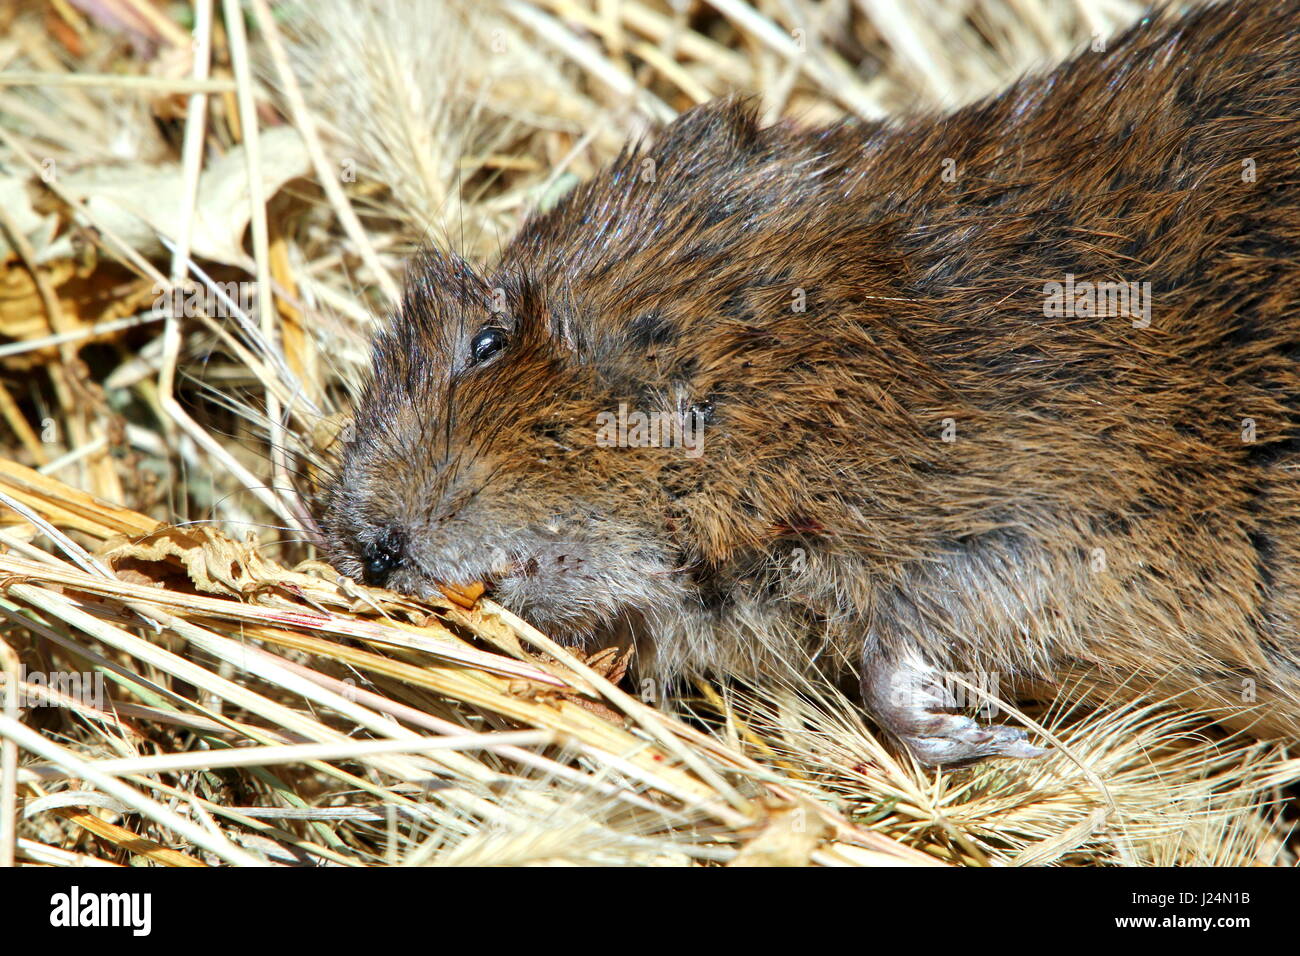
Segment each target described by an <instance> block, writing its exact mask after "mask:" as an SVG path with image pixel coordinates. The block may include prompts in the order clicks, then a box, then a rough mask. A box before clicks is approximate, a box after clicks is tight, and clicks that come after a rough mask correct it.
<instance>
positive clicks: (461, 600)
mask: <svg viewBox="0 0 1300 956" xmlns="http://www.w3.org/2000/svg"><path fill="white" fill-rule="evenodd" d="M438 587H439V588H440V589H441V591H442V593H443V594H445V595H446V596H447V600H449V601H451V603H452V604H458V605H460V606H461V607H463V608H465V609H466V610H469V609H470V608H472V607H473V606H474V605H475V604H477V603H478V599H479V598H481V597H482V596H483V592H484V591H486V590H487V587H486V586H485V585H484V584H483V582H482V581H472V582H470V583H469V584H440V585H438Z"/></svg>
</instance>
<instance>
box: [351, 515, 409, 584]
mask: <svg viewBox="0 0 1300 956" xmlns="http://www.w3.org/2000/svg"><path fill="white" fill-rule="evenodd" d="M405 560H406V533H405V532H404V531H402V529H400V528H397V527H394V526H391V525H390V526H389V527H387V528H385V529H384V530H383V531H382V532H380V534H379V536H378V537H376V538H375V540H373V541H371V542H370V543H369V544H368V545H366V546H365V547H364V548H363V549H362V551H361V561H362V564H363V565H364V568H363V570H364V574H365V579H366V583H367V584H370V585H374V586H375V587H383V585H384V582H385V581H387V580H388V576H389V575H390V574H391V573H392V572H393V570H394V569H396V568H398V567H400V566H401V564H402V563H403V562H404V561H405Z"/></svg>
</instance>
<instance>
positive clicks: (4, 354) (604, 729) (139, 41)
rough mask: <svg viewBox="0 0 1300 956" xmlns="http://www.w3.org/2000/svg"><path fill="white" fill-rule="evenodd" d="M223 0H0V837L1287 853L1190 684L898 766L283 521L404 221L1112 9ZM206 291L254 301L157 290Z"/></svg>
mask: <svg viewBox="0 0 1300 956" xmlns="http://www.w3.org/2000/svg"><path fill="white" fill-rule="evenodd" d="M239 6H241V5H239V4H234V3H229V2H227V3H223V4H220V5H218V6H217V9H215V10H213V9H212V8H211V5H209V4H208V3H206V2H200V3H198V4H196V7H197V10H198V16H197V22H196V23H194V24H191V23H181V22H177V21H175V20H173V19H171V14H172V12H173V11H172V9H171V7H170V6H169V7H168V8H167V11H164V10H163V8H162V7H156V6H153V5H151V4H149V3H146V2H145V0H111V2H110V0H104V2H103V3H100V4H98V5H97V6H96V10H97V11H98V12H97V14H96V16H97V17H98V18H97V19H92V18H89V17H88V16H87V15H86V14H84V13H81V12H78V10H79V8H76V7H73V6H72V5H70V4H66V3H62V2H56V3H51V4H48V5H31V6H28V5H21V4H11V3H3V2H0V419H3V421H4V422H5V423H6V424H5V426H3V429H0V657H3V665H4V666H3V672H4V684H3V692H4V699H5V708H6V709H5V713H4V715H3V716H2V717H0V736H2V737H3V738H4V744H3V761H0V834H2V835H0V865H4V864H8V863H9V862H10V861H11V860H16V861H17V862H20V863H24V864H48V865H56V866H69V865H82V864H88V865H99V864H103V865H139V864H142V863H144V864H152V865H162V866H193V865H220V864H267V863H270V864H290V865H301V864H307V865H343V866H358V865H382V864H392V863H405V864H421V863H427V864H462V865H463V864H484V863H495V864H502V863H511V864H520V863H561V862H562V863H624V864H627V863H635V864H691V863H694V864H699V863H734V864H746V863H748V864H774V863H791V864H807V863H814V864H825V865H847V864H865V865H874V864H893V865H930V864H937V863H938V864H941V863H956V864H963V865H1005V864H1028V863H1037V864H1169V863H1186V864H1207V863H1209V864H1223V865H1242V864H1277V863H1283V864H1285V863H1290V862H1292V860H1293V854H1292V851H1291V850H1289V849H1288V847H1287V841H1288V839H1289V837H1290V831H1289V822H1288V818H1287V815H1286V804H1285V803H1284V797H1285V796H1286V791H1285V789H1284V788H1285V787H1287V786H1288V785H1290V784H1293V783H1294V781H1295V780H1296V779H1297V777H1300V766H1298V765H1297V761H1295V760H1294V759H1293V758H1288V756H1287V754H1286V753H1285V752H1284V751H1283V750H1282V749H1280V748H1278V747H1276V746H1271V745H1264V744H1259V743H1256V742H1253V741H1250V740H1247V739H1241V738H1229V737H1225V736H1224V735H1222V734H1216V733H1214V732H1212V731H1202V730H1200V729H1198V728H1199V726H1200V725H1199V724H1198V723H1197V722H1196V721H1195V720H1194V719H1193V718H1192V717H1190V716H1187V715H1178V714H1174V713H1171V712H1168V711H1165V710H1161V709H1160V708H1158V707H1155V706H1147V707H1120V706H1115V707H1109V708H1105V707H1103V708H1101V709H1099V710H1096V711H1092V712H1082V711H1079V712H1075V711H1071V710H1070V709H1069V708H1065V707H1061V708H1046V709H1044V710H1042V711H1041V712H1039V711H1035V712H1031V713H1030V714H1028V715H1027V716H1028V717H1029V718H1031V719H1033V720H1036V721H1038V722H1039V723H1041V724H1042V725H1044V726H1045V727H1046V728H1047V729H1048V730H1049V731H1050V732H1051V733H1052V734H1053V735H1055V737H1056V738H1057V739H1058V740H1059V747H1057V748H1055V749H1054V751H1053V753H1052V755H1051V756H1049V757H1047V758H1044V759H1042V760H1038V761H1033V762H1029V763H1014V762H1005V761H997V762H990V763H987V764H984V765H981V766H979V767H977V768H975V769H973V770H970V771H963V772H959V773H949V774H934V773H925V772H923V771H921V770H919V769H918V768H916V767H914V766H912V765H911V764H910V763H907V762H903V761H899V760H898V759H896V758H895V757H893V756H891V755H890V753H889V752H888V751H887V750H885V749H884V748H882V747H881V746H880V744H879V743H878V742H877V741H876V740H875V738H874V737H873V736H872V735H871V733H870V731H869V730H868V728H867V727H866V726H865V725H864V724H863V723H862V721H861V720H860V718H859V716H858V714H857V711H856V710H855V708H854V706H853V705H852V703H851V702H849V701H847V700H845V699H843V698H841V697H839V696H837V695H836V694H835V693H834V692H833V691H831V690H829V689H827V688H824V687H819V685H816V684H813V683H811V682H810V683H808V684H807V685H804V686H797V687H796V686H788V685H786V684H783V683H781V682H779V681H777V680H776V679H775V678H773V679H771V680H769V681H767V682H765V683H764V684H762V685H760V686H752V687H751V686H742V685H739V684H734V683H729V684H723V685H717V686H715V685H705V684H701V685H699V686H698V687H697V688H696V689H695V693H693V694H692V695H690V696H686V697H682V698H680V699H678V700H674V701H660V702H658V704H659V705H660V706H659V707H657V708H656V707H651V706H648V705H647V704H646V703H645V702H643V701H640V700H638V699H635V698H633V697H631V696H629V695H628V694H627V693H626V692H624V691H622V690H620V689H619V686H618V678H619V677H620V676H621V672H622V666H623V663H624V662H621V661H618V660H616V659H613V658H612V657H610V656H598V657H594V658H590V659H583V658H582V657H580V656H578V655H575V654H574V653H572V652H570V651H566V650H565V649H563V648H560V647H557V646H555V645H553V644H552V643H551V642H550V641H548V640H547V639H546V637H545V636H543V635H541V634H539V633H538V632H536V631H535V630H534V629H532V628H531V627H529V626H528V625H527V624H526V623H525V622H523V621H521V620H518V619H517V618H515V617H514V616H513V615H511V614H509V613H508V612H506V611H505V610H503V609H501V608H498V607H495V606H494V605H492V604H491V603H490V602H487V601H484V602H481V603H480V604H479V605H478V606H476V607H473V608H469V609H467V608H465V607H462V606H460V605H459V604H457V603H455V602H452V601H448V602H446V603H443V604H436V605H433V604H416V603H414V602H411V601H408V600H405V599H402V598H400V597H398V596H396V595H393V594H390V593H387V592H382V591H374V590H371V589H366V588H362V587H360V586H358V585H355V584H352V583H350V582H343V581H339V580H338V579H337V577H336V575H334V574H333V573H332V572H331V571H330V570H329V569H328V568H325V567H323V566H321V565H319V564H314V563H313V562H311V561H310V560H309V559H310V558H311V552H310V548H309V546H308V545H307V544H306V543H305V539H306V536H307V530H308V529H309V526H310V518H309V517H308V508H307V507H306V505H305V503H304V499H303V492H304V489H305V488H306V487H307V485H308V484H309V479H310V475H309V474H307V473H306V472H309V471H310V468H311V467H312V465H311V463H312V462H313V461H317V460H320V456H321V455H327V454H328V445H329V442H330V441H331V439H332V436H333V435H334V433H335V432H336V431H337V428H338V424H339V421H340V417H341V415H342V414H343V413H345V411H346V409H347V407H348V400H349V394H350V390H351V388H352V386H353V384H354V383H355V382H356V381H357V379H358V376H359V374H360V373H361V371H362V370H363V368H364V365H365V361H366V341H367V339H368V337H369V335H370V333H371V331H372V329H373V327H374V323H375V322H376V321H377V317H378V316H382V315H383V314H384V312H385V311H386V310H388V309H389V308H391V307H392V305H393V301H394V297H395V294H396V290H397V288H398V285H399V283H400V276H401V271H402V263H403V259H404V257H405V255H406V254H407V253H408V252H409V251H410V250H411V249H412V248H414V247H415V245H417V244H418V243H420V242H423V241H432V242H436V243H440V244H443V245H447V246H451V247H455V248H456V249H458V250H460V251H461V252H463V253H464V254H466V255H469V256H472V257H476V258H483V257H489V256H491V255H492V254H493V252H494V251H495V250H496V249H497V248H498V247H499V245H500V244H501V243H502V242H503V241H504V239H505V237H506V236H508V235H509V234H510V233H511V232H512V231H513V229H514V228H515V227H516V226H517V224H518V222H519V221H520V219H521V217H522V216H523V215H525V214H526V212H527V211H528V210H529V209H531V208H535V207H538V206H544V205H546V204H547V203H548V202H551V201H553V200H554V197H556V196H558V195H559V194H561V193H562V192H563V191H564V190H565V189H566V188H568V187H569V186H570V185H572V183H573V182H575V181H577V180H578V179H580V178H582V177H584V176H587V175H589V174H590V173H591V172H592V171H593V170H594V169H596V168H597V167H598V166H599V165H600V164H601V163H602V162H604V161H605V160H607V159H608V158H609V157H610V156H611V155H612V154H613V153H614V152H615V151H616V150H617V149H618V148H619V146H620V145H621V144H622V143H623V142H624V141H625V139H627V138H628V137H631V136H635V135H637V134H639V133H640V132H642V131H643V130H644V129H645V128H646V127H647V126H648V125H649V124H650V123H652V122H655V121H658V120H662V119H666V118H669V117H671V116H673V115H675V114H676V113H677V112H679V111H681V110H682V109H685V108H687V107H689V106H690V105H692V104H693V103H696V102H701V101H704V100H707V99H709V98H711V97H713V96H716V95H719V94H723V93H726V92H729V91H731V90H735V89H742V90H749V91H753V92H755V93H756V94H757V95H758V96H759V98H760V102H761V103H762V105H763V109H764V110H765V112H766V113H767V115H768V116H769V117H776V116H780V115H793V116H798V117H801V118H803V119H805V120H807V121H810V122H816V121H822V120H828V119H835V118H839V117H843V116H857V117H860V118H866V119H871V118H876V117H880V116H885V115H889V114H891V113H895V112H898V111H899V110H903V109H912V108H930V107H941V106H949V105H955V104H957V103H960V102H963V101H966V100H969V99H972V98H975V97H977V96H980V95H983V94H985V93H988V92H991V91H993V90H996V89H997V88H998V86H999V85H1000V84H1002V83H1004V82H1005V81H1006V80H1007V79H1009V78H1010V77H1012V76H1014V75H1016V74H1017V73H1019V72H1021V71H1022V70H1024V69H1025V68H1027V67H1029V66H1031V65H1033V64H1035V63H1040V62H1050V61H1051V60H1054V59H1059V58H1060V57H1062V56H1064V55H1065V54H1066V53H1067V52H1068V51H1070V50H1071V49H1074V48H1077V47H1078V46H1079V45H1081V44H1083V43H1086V42H1088V41H1089V40H1090V38H1091V37H1092V36H1093V35H1094V34H1099V35H1105V34H1109V33H1111V32H1112V31H1113V30H1114V29H1115V28H1117V27H1119V26H1122V25H1123V24H1125V23H1127V22H1130V21H1131V20H1133V19H1134V18H1135V17H1136V16H1138V15H1139V7H1138V5H1137V4H1135V3H1132V2H1128V0H947V2H941V0H857V2H850V0H838V2H837V0H828V2H824V3H813V2H810V0H772V2H762V3H742V2H740V0H710V2H703V0H700V2H693V3H692V2H681V3H666V2H657V0H644V2H637V0H533V2H524V0H498V2H490V3H475V2H470V0H465V2H451V0H418V2H416V0H408V2H402V3H370V4H366V3H357V2H344V0H321V2H315V3H310V4H291V3H282V4H276V5H275V8H274V10H272V9H270V8H269V7H268V5H267V4H266V3H264V2H262V0H254V2H251V3H247V4H243V5H242V6H243V7H244V17H243V21H244V22H245V23H246V25H247V30H245V29H241V28H239V18H234V19H231V18H228V17H226V16H223V13H225V14H229V13H231V12H232V10H233V9H234V8H236V7H239ZM191 28H193V29H194V34H193V35H194V36H195V38H196V39H195V41H194V42H191V33H190V30H191ZM209 54H211V55H210V56H209ZM250 166H251V167H253V168H257V169H260V170H261V171H262V176H260V177H257V178H255V179H254V182H255V183H256V184H258V188H255V189H253V190H252V191H251V192H252V195H250V189H249V186H248V180H249V177H248V174H247V169H248V168H249V167H250ZM226 282H251V283H254V285H252V286H250V287H248V288H250V289H251V290H252V293H253V294H252V295H251V296H250V297H249V298H248V299H247V301H235V302H231V301H222V300H221V299H220V297H218V296H214V295H207V296H205V297H202V298H203V301H199V299H197V298H196V299H194V300H192V302H193V303H194V304H197V305H200V306H202V307H203V308H201V309H196V310H194V313H195V314H193V315H187V316H186V317H184V318H183V319H176V318H174V317H170V316H167V315H160V314H155V313H154V312H153V311H152V304H153V303H154V300H155V299H156V298H157V297H158V296H159V294H160V292H162V291H164V290H167V289H171V288H179V289H182V290H187V289H192V288H198V289H204V288H205V286H204V283H213V284H219V283H226ZM208 288H209V291H210V288H211V287H208ZM219 288H225V287H224V286H219ZM233 288H234V289H235V291H238V287H233ZM55 673H62V674H77V675H83V674H84V675H91V677H90V678H89V680H88V682H87V683H86V684H85V686H75V685H69V684H64V685H62V686H54V687H47V686H46V685H45V684H44V683H43V682H42V681H41V680H40V679H39V676H40V675H47V674H55ZM97 681H102V686H103V689H104V693H103V695H102V696H100V697H96V695H94V694H89V693H86V691H87V690H88V689H92V690H93V689H95V688H96V687H98V686H99V684H98V683H97ZM20 697H21V698H22V699H21V700H20ZM20 703H21V704H23V705H24V706H23V708H22V709H21V711H20V709H19V704H20ZM34 704H41V705H46V704H57V705H58V706H32V705H34Z"/></svg>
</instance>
